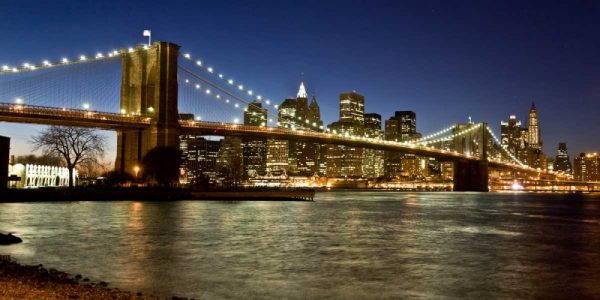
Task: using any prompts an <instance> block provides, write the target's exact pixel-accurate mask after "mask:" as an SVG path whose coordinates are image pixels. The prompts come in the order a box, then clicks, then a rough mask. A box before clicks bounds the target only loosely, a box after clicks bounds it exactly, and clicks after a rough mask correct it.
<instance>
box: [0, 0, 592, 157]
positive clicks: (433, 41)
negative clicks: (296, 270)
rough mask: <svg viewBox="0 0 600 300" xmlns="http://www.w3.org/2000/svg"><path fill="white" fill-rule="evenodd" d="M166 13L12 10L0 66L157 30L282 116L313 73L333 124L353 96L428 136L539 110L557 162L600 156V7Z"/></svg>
mask: <svg viewBox="0 0 600 300" xmlns="http://www.w3.org/2000/svg"><path fill="white" fill-rule="evenodd" d="M162 3H163V4H151V3H150V2H149V1H139V2H137V1H118V2H111V1H72V2H67V1H53V2H50V1H43V2H42V1H40V2H37V1H3V2H2V4H1V8H2V9H1V10H0V20H1V21H0V22H1V24H2V26H0V37H1V39H2V42H1V43H0V64H4V63H8V64H12V65H15V64H21V63H22V62H24V61H26V60H29V61H41V60H42V59H46V58H60V57H62V56H65V55H67V56H70V57H74V56H76V55H79V54H80V53H89V54H93V53H95V52H96V51H98V50H108V49H112V48H121V47H126V46H129V45H134V44H135V43H139V42H143V41H144V38H143V37H142V36H141V32H142V30H143V29H146V28H149V29H151V30H152V33H153V39H159V40H166V41H172V42H175V43H178V44H180V45H182V46H183V48H184V49H186V50H189V51H190V52H192V53H194V54H196V55H199V56H200V57H201V58H202V59H203V60H205V61H209V62H212V65H213V66H214V67H218V68H219V69H220V70H222V71H223V72H225V73H227V74H231V75H232V76H234V77H236V78H239V79H240V80H242V81H243V82H244V83H245V85H246V86H250V87H252V88H253V89H255V90H259V91H261V93H262V94H263V95H265V96H268V97H269V98H271V99H277V101H278V102H280V100H282V99H283V98H285V97H286V96H289V95H295V93H296V90H297V87H298V83H299V80H300V74H301V73H304V79H305V81H306V84H307V88H308V90H309V92H313V91H316V93H317V99H318V101H319V103H320V105H321V109H322V115H323V119H324V120H325V123H329V122H331V121H334V120H335V119H337V114H338V113H337V110H338V94H339V93H340V92H343V91H349V90H357V91H358V92H359V93H361V94H363V95H364V96H365V98H366V100H365V101H366V110H367V112H377V113H379V114H381V115H382V116H383V117H384V118H388V117H389V116H390V115H391V114H392V113H393V111H394V110H413V111H416V112H417V120H418V122H417V126H418V130H419V131H420V132H423V133H428V132H431V131H434V130H436V129H439V128H442V127H446V126H448V125H449V124H452V123H455V122H458V121H466V120H467V117H468V116H472V117H473V119H474V120H475V121H480V120H485V121H488V122H489V123H490V124H491V125H492V126H493V127H494V128H495V131H496V132H497V133H499V122H500V120H501V119H507V118H508V115H510V114H516V115H517V116H518V117H519V118H520V119H521V120H522V121H523V123H524V124H526V123H527V120H526V117H527V112H528V109H529V106H530V104H531V101H532V100H535V102H536V105H537V107H538V110H539V112H540V124H541V130H542V131H541V132H542V138H543V140H544V143H545V149H546V151H547V152H548V154H549V155H554V153H555V149H556V145H557V143H558V142H559V141H565V142H567V143H568V146H569V149H570V154H571V156H573V155H574V154H575V153H578V152H581V151H597V150H600V139H599V138H598V133H599V132H600V121H598V120H597V117H598V116H599V115H600V102H599V100H600V2H598V1H561V2H552V1H539V2H534V1H532V2H527V1H409V2H403V1H202V2H200V1H185V2H177V1H169V2H162ZM3 102H4V101H3ZM20 128H27V130H19V129H20ZM30 128H31V126H23V125H7V124H6V123H3V124H1V125H0V134H4V135H9V136H11V132H13V133H14V132H15V130H19V134H14V135H13V136H14V138H15V139H19V140H23V139H26V138H27V136H26V135H28V133H29V132H31V133H33V132H34V131H32V130H31V129H30ZM21 144H22V143H21V142H18V141H16V145H17V146H16V147H15V148H16V149H17V150H20V151H24V150H22V149H20V148H19V147H21V146H18V145H21Z"/></svg>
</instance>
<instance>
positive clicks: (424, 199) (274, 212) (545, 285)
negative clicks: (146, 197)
mask: <svg viewBox="0 0 600 300" xmlns="http://www.w3.org/2000/svg"><path fill="white" fill-rule="evenodd" d="M598 220H600V196H598V195H539V194H518V195H512V194H491V193H490V194H477V193H460V194H459V193H392V192H356V191H352V192H328V193H320V194H318V195H317V198H316V201H315V202H217V201H215V202H192V201H180V202H168V203H160V202H75V203H8V204H0V232H15V233H16V234H18V235H20V236H21V237H23V239H24V241H25V242H24V243H23V244H20V245H14V246H5V247H1V248H0V254H10V255H12V256H14V257H16V258H17V259H18V260H19V261H21V262H24V263H31V264H34V263H35V264H37V263H43V264H44V265H46V266H48V267H54V268H58V269H61V270H65V271H67V272H70V273H73V274H78V273H81V274H83V275H84V276H90V277H92V278H93V279H96V280H104V281H107V282H109V283H111V285H112V286H113V287H119V288H122V289H127V290H131V291H134V292H137V291H142V292H144V293H152V294H158V295H162V296H172V295H178V296H185V297H195V298H208V299H222V298H261V299H279V298H295V299H301V298H353V299H361V298H365V297H368V298H372V297H380V298H393V297H402V298H406V297H423V298H437V297H445V296H447V297H460V298H465V297H467V298H490V297H494V298H507V297H510V298H515V297H516V298H524V297H527V298H530V297H535V298H542V297H550V298H556V297H563V298H566V297H569V298H573V297H574V296H577V295H580V296H588V297H593V296H597V295H599V294H600V285H598V284H597V283H598V282H600V223H599V222H598Z"/></svg>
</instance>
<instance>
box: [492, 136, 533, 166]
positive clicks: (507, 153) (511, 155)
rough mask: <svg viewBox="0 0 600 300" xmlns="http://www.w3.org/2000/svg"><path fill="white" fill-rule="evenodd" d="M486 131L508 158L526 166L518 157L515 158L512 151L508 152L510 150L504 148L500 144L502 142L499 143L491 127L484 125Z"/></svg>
mask: <svg viewBox="0 0 600 300" xmlns="http://www.w3.org/2000/svg"><path fill="white" fill-rule="evenodd" d="M486 129H487V131H488V132H489V133H490V135H491V136H492V138H493V139H494V141H495V142H496V143H497V144H498V145H499V146H500V149H502V151H503V152H504V153H505V154H506V155H507V156H508V157H509V158H510V159H512V160H513V161H514V162H516V163H517V164H518V165H520V166H521V167H527V165H526V164H524V163H523V162H521V161H520V160H519V159H518V158H516V157H515V156H514V155H513V154H512V153H510V151H509V150H508V149H506V146H505V145H502V143H500V140H498V138H497V137H496V135H495V134H494V132H493V131H492V129H491V128H490V127H489V126H486Z"/></svg>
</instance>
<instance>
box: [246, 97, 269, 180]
mask: <svg viewBox="0 0 600 300" xmlns="http://www.w3.org/2000/svg"><path fill="white" fill-rule="evenodd" d="M266 122H267V110H266V109H264V108H262V104H261V103H258V102H252V103H250V104H248V107H247V109H246V110H245V111H244V125H250V126H266ZM242 157H243V162H244V172H245V174H246V175H248V176H256V175H264V174H265V173H266V168H267V140H266V139H261V138H247V137H244V138H242Z"/></svg>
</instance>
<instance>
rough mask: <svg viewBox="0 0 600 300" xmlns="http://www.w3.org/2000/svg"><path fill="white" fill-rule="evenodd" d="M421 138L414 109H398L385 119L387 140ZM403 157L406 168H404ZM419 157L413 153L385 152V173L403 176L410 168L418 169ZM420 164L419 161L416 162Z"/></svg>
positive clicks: (390, 175) (400, 140)
mask: <svg viewBox="0 0 600 300" xmlns="http://www.w3.org/2000/svg"><path fill="white" fill-rule="evenodd" d="M418 138H420V134H419V133H418V132H417V114H416V113H415V112H413V111H396V112H395V113H394V115H393V116H391V117H390V118H389V119H388V120H386V121H385V140H386V141H396V142H404V141H410V140H414V139H418ZM403 159H405V162H404V165H405V168H404V169H406V170H403V162H402V161H403ZM416 161H418V159H416V158H415V156H414V155H411V154H401V153H396V152H390V151H386V152H385V154H384V174H385V176H386V177H387V178H395V177H400V176H402V175H401V174H402V173H403V171H404V173H405V172H407V171H409V170H414V169H416V167H415V166H414V165H415V162H416ZM416 164H417V165H418V164H419V163H418V162H417V163H416ZM404 175H406V174H404Z"/></svg>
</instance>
